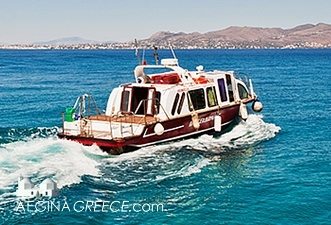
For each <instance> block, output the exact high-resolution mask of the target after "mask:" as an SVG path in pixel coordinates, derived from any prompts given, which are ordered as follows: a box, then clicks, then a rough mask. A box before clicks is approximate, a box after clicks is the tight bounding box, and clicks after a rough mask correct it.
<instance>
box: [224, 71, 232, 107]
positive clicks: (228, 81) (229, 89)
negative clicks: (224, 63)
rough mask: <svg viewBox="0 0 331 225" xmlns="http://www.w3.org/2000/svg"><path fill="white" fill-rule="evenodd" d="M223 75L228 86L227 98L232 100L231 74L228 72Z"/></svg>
mask: <svg viewBox="0 0 331 225" xmlns="http://www.w3.org/2000/svg"><path fill="white" fill-rule="evenodd" d="M225 77H226V85H227V87H228V92H229V99H230V102H233V101H234V97H233V88H232V81H231V76H230V75H229V74H226V75H225Z"/></svg>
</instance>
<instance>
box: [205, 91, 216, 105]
mask: <svg viewBox="0 0 331 225" xmlns="http://www.w3.org/2000/svg"><path fill="white" fill-rule="evenodd" d="M207 100H208V106H209V107H213V106H216V105H217V98H216V91H215V87H207Z"/></svg>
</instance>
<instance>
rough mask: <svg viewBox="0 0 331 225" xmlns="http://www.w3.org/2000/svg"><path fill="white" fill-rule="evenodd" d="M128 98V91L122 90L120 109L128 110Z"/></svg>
mask: <svg viewBox="0 0 331 225" xmlns="http://www.w3.org/2000/svg"><path fill="white" fill-rule="evenodd" d="M129 100H130V91H123V92H122V101H121V111H122V112H127V111H129Z"/></svg>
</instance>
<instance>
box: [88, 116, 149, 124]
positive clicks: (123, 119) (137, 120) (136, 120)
mask: <svg viewBox="0 0 331 225" xmlns="http://www.w3.org/2000/svg"><path fill="white" fill-rule="evenodd" d="M88 119H90V120H99V121H109V122H119V123H133V124H151V123H155V122H156V118H155V117H154V116H152V115H146V116H137V115H130V114H128V115H123V116H107V115H94V116H89V117H88Z"/></svg>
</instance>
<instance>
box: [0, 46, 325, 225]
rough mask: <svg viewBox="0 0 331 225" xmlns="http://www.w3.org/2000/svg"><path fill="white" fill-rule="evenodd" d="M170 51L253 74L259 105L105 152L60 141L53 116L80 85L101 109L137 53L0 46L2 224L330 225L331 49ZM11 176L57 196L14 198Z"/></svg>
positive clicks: (186, 62) (128, 74) (187, 63)
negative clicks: (180, 136)
mask: <svg viewBox="0 0 331 225" xmlns="http://www.w3.org/2000/svg"><path fill="white" fill-rule="evenodd" d="M139 53H141V51H140V52H139ZM175 54H176V57H177V58H178V59H179V63H180V65H181V66H182V67H184V68H188V69H190V70H194V69H195V67H196V66H198V65H203V67H204V68H205V70H206V71H209V70H224V71H235V73H236V74H237V75H238V76H239V77H241V78H242V79H244V80H245V79H247V78H251V79H252V80H253V84H254V90H255V92H256V93H257V95H258V96H259V99H260V101H261V102H262V103H263V106H264V109H263V111H262V112H261V113H254V112H253V111H252V110H250V115H249V116H248V119H247V120H246V121H240V120H238V121H237V122H236V124H234V125H233V126H232V127H230V128H229V129H228V130H227V131H226V132H224V133H223V134H222V135H212V134H209V135H206V134H205V135H201V136H199V137H195V138H188V139H184V140H180V141H173V142H169V143H164V144H159V145H154V146H149V147H145V148H142V149H139V150H138V151H135V152H131V153H126V154H122V155H118V156H112V155H108V154H107V153H105V152H102V151H101V150H100V149H99V148H98V147H96V146H90V147H86V146H82V145H80V144H78V143H75V142H71V141H67V140H61V139H59V138H58V137H57V133H58V132H59V129H60V127H61V123H62V116H61V113H62V112H63V111H64V110H65V108H66V107H68V106H73V104H74V102H75V100H76V98H77V97H78V96H80V95H82V94H84V93H90V94H92V95H93V96H94V98H95V99H96V102H97V105H98V107H99V108H100V109H105V107H106V103H107V99H108V97H109V94H110V92H111V90H112V89H113V88H115V87H117V86H119V85H120V84H123V83H129V82H132V81H134V76H133V70H134V68H135V66H136V65H137V58H136V56H135V51H134V50H0V112H1V117H0V224H153V225H156V224H192V225H193V224H199V225H200V224H291V225H293V224H331V183H330V181H331V176H330V175H331V173H330V172H331V171H330V170H331V164H330V163H331V128H330V127H331V116H330V115H331V49H286V50H285V49H283V50H176V51H175ZM159 56H160V58H167V57H172V55H171V53H170V51H167V50H161V51H160V52H159ZM145 59H146V60H147V63H149V64H153V63H154V57H153V52H152V51H146V52H145ZM19 177H28V178H30V179H31V181H32V182H33V183H34V184H36V185H38V184H40V182H42V181H43V180H44V179H46V178H51V179H53V180H54V181H55V182H56V183H57V187H58V189H59V191H58V195H57V196H55V197H53V198H45V197H39V198H34V199H32V200H31V199H21V198H18V197H16V190H17V187H18V179H19ZM50 202H51V203H50ZM46 203H47V205H46ZM75 203H76V205H75ZM54 205H56V206H57V207H50V206H54ZM46 206H47V207H46ZM87 206H88V207H87ZM156 206H157V207H156Z"/></svg>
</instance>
